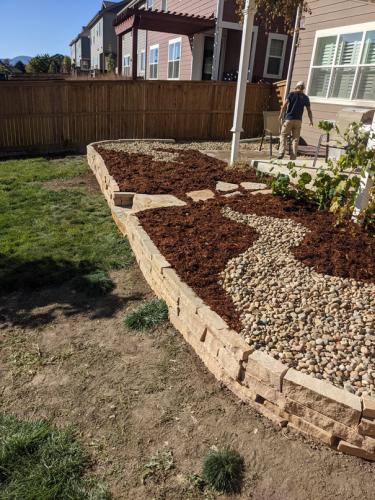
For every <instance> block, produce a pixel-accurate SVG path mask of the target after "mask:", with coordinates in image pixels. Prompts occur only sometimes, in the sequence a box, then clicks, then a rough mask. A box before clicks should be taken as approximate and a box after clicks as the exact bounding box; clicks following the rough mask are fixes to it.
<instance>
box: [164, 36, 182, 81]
mask: <svg viewBox="0 0 375 500" xmlns="http://www.w3.org/2000/svg"><path fill="white" fill-rule="evenodd" d="M175 43H179V44H180V59H169V47H170V46H171V45H173V44H175ZM176 61H178V76H177V77H175V78H170V77H169V63H174V62H176ZM181 61H182V38H181V37H178V38H173V39H172V40H168V62H167V79H168V80H179V79H180V76H181Z"/></svg>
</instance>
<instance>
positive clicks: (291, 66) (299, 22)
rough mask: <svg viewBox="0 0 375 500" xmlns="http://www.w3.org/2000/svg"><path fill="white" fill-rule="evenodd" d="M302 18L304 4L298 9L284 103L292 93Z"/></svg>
mask: <svg viewBox="0 0 375 500" xmlns="http://www.w3.org/2000/svg"><path fill="white" fill-rule="evenodd" d="M301 16H302V4H299V6H298V9H297V14H296V23H295V25H294V33H293V42H292V51H291V53H290V59H289V66H288V75H287V77H286V84H285V93H284V101H285V99H286V98H287V96H288V94H289V92H290V86H291V84H292V76H293V69H294V61H295V58H296V52H297V43H298V39H299V29H300V25H301Z"/></svg>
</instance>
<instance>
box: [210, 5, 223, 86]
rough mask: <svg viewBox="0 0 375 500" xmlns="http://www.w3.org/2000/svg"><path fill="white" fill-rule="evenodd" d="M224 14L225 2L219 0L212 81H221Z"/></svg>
mask: <svg viewBox="0 0 375 500" xmlns="http://www.w3.org/2000/svg"><path fill="white" fill-rule="evenodd" d="M223 12H224V0H217V8H216V28H215V41H214V55H213V61H212V77H211V80H218V79H219V71H220V54H221V39H222V36H223V26H222V22H223Z"/></svg>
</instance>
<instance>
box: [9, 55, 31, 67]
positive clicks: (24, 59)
mask: <svg viewBox="0 0 375 500" xmlns="http://www.w3.org/2000/svg"><path fill="white" fill-rule="evenodd" d="M30 59H31V57H30V56H17V57H13V59H10V64H11V65H12V66H14V65H15V64H17V63H18V61H22V62H23V64H27V63H28V62H29V61H30Z"/></svg>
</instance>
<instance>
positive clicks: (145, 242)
mask: <svg viewBox="0 0 375 500" xmlns="http://www.w3.org/2000/svg"><path fill="white" fill-rule="evenodd" d="M141 245H142V247H143V248H144V252H145V255H147V257H148V258H149V259H150V260H152V256H153V255H160V252H159V250H158V248H157V246H156V245H155V243H154V242H153V241H152V240H151V238H149V237H147V238H142V239H141Z"/></svg>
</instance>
